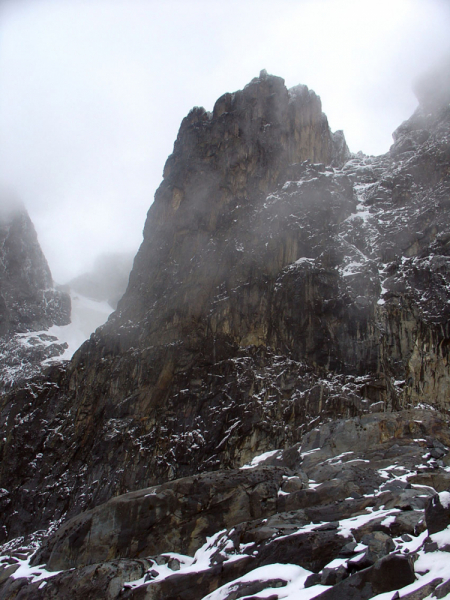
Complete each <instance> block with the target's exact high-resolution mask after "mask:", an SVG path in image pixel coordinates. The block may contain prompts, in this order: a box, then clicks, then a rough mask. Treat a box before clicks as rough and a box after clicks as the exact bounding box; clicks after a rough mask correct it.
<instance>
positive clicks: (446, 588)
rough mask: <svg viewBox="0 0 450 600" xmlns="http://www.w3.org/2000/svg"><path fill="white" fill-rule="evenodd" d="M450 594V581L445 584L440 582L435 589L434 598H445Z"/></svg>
mask: <svg viewBox="0 0 450 600" xmlns="http://www.w3.org/2000/svg"><path fill="white" fill-rule="evenodd" d="M448 594H450V580H448V581H445V582H444V583H440V582H439V585H438V586H437V587H436V588H435V590H434V592H433V594H432V597H433V598H445V596H447V595H448Z"/></svg>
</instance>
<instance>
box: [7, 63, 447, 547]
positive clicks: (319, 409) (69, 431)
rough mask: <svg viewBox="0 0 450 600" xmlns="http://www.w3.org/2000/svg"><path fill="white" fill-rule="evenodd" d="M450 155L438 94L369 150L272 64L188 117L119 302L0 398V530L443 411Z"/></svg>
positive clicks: (25, 527) (27, 527)
mask: <svg viewBox="0 0 450 600" xmlns="http://www.w3.org/2000/svg"><path fill="white" fill-rule="evenodd" d="M449 159H450V116H449V109H448V106H445V105H441V104H439V106H438V107H434V108H433V110H432V111H431V112H430V111H429V109H428V108H427V109H426V110H425V108H423V107H422V108H419V109H418V111H417V113H416V114H415V115H414V116H413V117H412V119H411V120H410V121H409V122H407V123H405V124H403V125H402V126H401V127H400V128H399V130H397V132H396V134H395V143H394V145H393V147H392V149H391V152H390V153H389V154H387V155H384V156H381V157H367V156H364V155H357V156H353V157H350V156H349V153H348V149H347V147H346V145H345V141H344V139H343V136H342V134H339V133H338V134H332V133H331V132H330V130H329V128H328V125H327V121H326V118H325V117H324V115H323V113H322V112H321V106H320V100H319V99H318V97H317V96H316V95H315V94H314V93H312V92H309V91H308V90H307V88H306V87H304V86H299V87H297V88H294V89H293V90H289V91H288V90H286V88H285V87H284V83H283V81H282V80H281V79H279V78H277V77H273V76H269V75H267V74H266V73H265V72H262V73H261V75H260V77H259V78H257V79H255V80H253V81H252V82H251V83H250V84H249V85H248V86H247V87H246V88H245V89H244V90H242V91H241V92H236V93H235V94H226V95H225V96H223V97H222V98H220V99H219V100H218V101H217V103H216V105H215V107H214V110H213V113H212V114H210V113H207V112H205V111H204V110H203V109H199V108H197V109H194V110H193V111H191V112H190V113H189V115H188V116H187V117H186V119H184V121H183V122H182V124H181V127H180V132H179V135H178V138H177V140H176V142H175V146H174V152H173V154H172V155H171V156H170V157H169V159H168V160H167V163H166V167H165V171H164V181H163V183H162V184H161V186H160V188H159V189H158V191H157V192H156V196H155V202H154V204H153V205H152V206H151V208H150V210H149V213H148V218H147V222H146V225H145V230H144V241H143V243H142V246H141V248H140V250H139V252H138V254H137V256H136V259H135V263H134V267H133V270H132V273H131V276H130V283H129V286H128V289H127V292H126V293H125V295H124V297H123V298H122V300H121V301H120V302H119V305H118V310H117V311H116V313H115V314H114V315H113V316H112V317H111V318H110V320H109V321H108V323H107V324H106V325H105V326H103V327H102V328H100V329H98V330H97V332H96V333H95V334H94V335H93V336H91V339H90V340H89V341H88V342H86V344H84V345H83V346H82V348H81V349H80V350H79V351H78V352H77V354H76V355H75V357H74V359H73V360H72V362H71V364H70V365H69V366H68V367H67V368H66V369H60V370H58V369H57V370H56V371H54V372H53V374H50V375H49V376H48V377H47V378H46V379H45V380H44V381H42V380H41V381H35V382H34V383H33V384H32V385H31V386H29V388H28V389H21V390H16V391H15V392H14V394H10V395H5V396H4V397H3V398H2V428H3V429H2V432H1V439H3V440H4V441H3V442H2V443H1V444H2V445H1V452H2V463H1V466H0V486H2V487H3V488H4V490H5V491H6V493H5V494H4V496H2V502H3V503H4V507H3V508H4V510H3V513H2V518H3V524H4V537H5V539H6V538H8V537H9V538H10V537H14V536H15V535H19V534H22V533H23V532H24V531H31V530H33V528H34V529H37V528H43V527H47V526H48V524H49V523H50V522H51V521H55V520H58V519H62V518H65V517H66V516H72V515H74V514H77V513H79V512H80V511H81V510H84V509H86V508H92V507H93V506H96V505H98V504H100V503H101V502H104V501H106V500H108V499H109V498H111V497H112V496H113V495H116V494H119V493H123V492H126V491H129V490H136V489H139V488H142V487H145V486H148V485H154V484H157V483H161V482H162V481H165V480H170V479H174V478H176V477H182V476H188V475H192V474H193V473H196V472H199V471H208V470H215V469H218V468H224V467H225V468H231V467H236V466H239V465H241V464H243V463H244V462H247V461H248V460H250V459H251V458H252V457H253V456H255V455H256V454H258V453H261V452H264V451H266V450H272V449H274V448H287V447H289V446H290V445H292V444H295V443H296V442H298V441H300V440H301V439H302V437H303V435H304V433H305V432H306V431H308V430H310V429H311V428H312V427H314V425H315V424H317V423H318V422H319V421H326V420H330V419H335V418H337V417H342V416H345V417H354V416H356V415H360V414H364V413H368V412H373V411H377V410H392V409H401V408H405V407H408V406H410V405H416V404H418V403H426V404H429V405H432V406H435V407H438V408H441V409H448V398H449V387H448V382H449V375H450V373H449V367H448V340H449V331H448V316H449V315H448V311H449V308H448V307H449V305H450V287H449V282H450V273H449V248H450V245H449V240H450V231H449V229H448V203H449V198H450V171H449V164H450V161H449ZM43 423H45V427H44V426H42V424H43ZM30 465H32V468H31V470H30ZM18 507H19V508H18ZM15 511H17V512H15Z"/></svg>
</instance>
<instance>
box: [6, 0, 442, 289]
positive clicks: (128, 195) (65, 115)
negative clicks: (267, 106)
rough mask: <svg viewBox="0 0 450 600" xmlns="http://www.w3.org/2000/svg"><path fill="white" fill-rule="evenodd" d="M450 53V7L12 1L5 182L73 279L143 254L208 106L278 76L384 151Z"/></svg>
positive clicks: (298, 1) (251, 0) (354, 135)
mask: <svg viewBox="0 0 450 600" xmlns="http://www.w3.org/2000/svg"><path fill="white" fill-rule="evenodd" d="M449 51H450V2H449V1H448V0H415V1H414V0H376V1H366V0H270V1H269V0H239V1H236V0H227V1H226V2H224V1H223V0H164V1H162V0H0V89H1V93H0V183H1V184H2V185H3V186H6V187H7V188H9V189H10V190H12V191H13V192H14V193H15V194H17V195H18V196H20V197H21V198H22V199H23V201H24V203H25V205H26V206H27V208H28V211H29V213H30V216H31V218H32V219H33V221H34V224H35V226H36V229H37V231H38V235H39V239H40V242H41V245H42V247H43V250H44V252H45V254H46V256H47V259H48V261H49V263H50V267H51V269H52V272H53V276H54V278H55V280H56V281H58V282H65V281H67V280H68V279H70V278H71V277H73V276H74V275H77V274H79V273H81V272H83V271H85V270H87V269H89V268H90V267H91V264H92V262H93V260H94V259H95V257H96V256H97V255H98V254H99V253H102V252H105V251H117V250H119V251H120V250H131V249H137V248H138V246H139V244H140V241H141V237H142V233H141V232H142V228H143V226H144V221H145V215H146V212H147V210H148V208H149V206H150V204H151V202H152V200H153V195H154V192H155V190H156V188H157V187H158V185H159V183H160V181H161V177H162V169H163V166H164V162H165V160H166V158H167V156H168V155H169V154H170V152H171V151H172V147H173V142H174V141H175V137H176V134H177V131H178V127H179V125H180V122H181V120H182V118H183V117H184V116H185V115H186V114H187V113H188V111H189V110H190V108H192V106H204V107H205V108H206V109H207V110H211V109H212V107H213V105H214V102H215V100H216V99H217V98H218V97H219V96H221V95H222V94H223V93H225V92H232V91H235V90H237V89H242V87H244V86H245V85H246V84H247V83H248V82H249V81H250V80H251V79H252V78H253V77H255V76H257V75H258V74H259V71H260V70H261V69H263V68H265V69H267V71H268V72H269V73H272V74H274V75H279V76H281V77H284V79H285V80H286V85H287V86H288V87H292V86H294V85H296V84H298V83H304V84H306V85H307V86H308V87H310V88H311V89H313V90H314V91H315V92H316V93H317V94H319V95H320V96H321V99H322V105H323V109H324V112H325V113H326V114H327V116H328V119H329V122H330V126H331V128H332V129H333V130H336V129H343V130H344V133H345V135H346V139H347V142H348V145H349V147H350V150H352V151H354V152H356V151H358V150H363V151H364V152H366V153H368V154H380V153H383V152H386V151H387V150H388V149H389V146H390V144H391V141H392V138H391V134H392V131H393V130H394V129H395V128H396V127H397V126H398V125H399V124H400V123H401V122H402V121H403V120H404V119H406V118H408V117H409V116H410V115H411V113H412V112H413V110H414V109H415V107H416V101H415V98H414V96H413V94H412V92H411V82H412V80H413V79H414V78H415V77H416V76H417V75H418V74H420V72H421V71H423V70H424V69H426V68H428V67H429V66H431V65H432V64H433V62H435V61H436V60H437V59H439V58H440V57H441V56H442V55H443V54H444V53H447V52H449Z"/></svg>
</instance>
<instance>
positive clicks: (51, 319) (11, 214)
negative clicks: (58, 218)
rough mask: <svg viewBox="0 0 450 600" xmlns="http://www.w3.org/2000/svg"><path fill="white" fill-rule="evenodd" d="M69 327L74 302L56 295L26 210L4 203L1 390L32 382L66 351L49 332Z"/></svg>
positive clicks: (0, 223) (0, 217)
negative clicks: (47, 362)
mask: <svg viewBox="0 0 450 600" xmlns="http://www.w3.org/2000/svg"><path fill="white" fill-rule="evenodd" d="M69 322H70V298H69V296H68V295H67V294H65V293H64V292H60V291H58V290H56V289H55V288H54V286H53V280H52V276H51V273H50V269H49V266H48V263H47V261H46V259H45V256H44V254H43V252H42V250H41V247H40V246H39V242H38V239H37V235H36V231H35V229H34V226H33V223H32V222H31V219H30V217H29V215H28V213H27V211H26V209H25V208H24V207H23V206H22V205H21V203H20V202H18V201H15V200H14V201H13V200H11V198H9V197H8V196H4V197H2V198H1V204H0V391H4V390H5V389H8V388H9V387H11V386H12V385H14V384H15V383H16V382H20V381H22V382H23V381H24V380H26V379H30V378H32V377H33V376H35V375H36V374H38V373H39V372H40V370H41V364H42V363H43V362H44V361H45V360H46V359H49V358H52V357H55V356H59V355H61V354H62V352H63V351H64V348H63V347H62V346H61V344H59V343H58V340H57V339H56V338H55V337H54V336H51V335H48V334H47V333H46V330H48V329H49V327H51V326H52V325H66V324H68V323H69Z"/></svg>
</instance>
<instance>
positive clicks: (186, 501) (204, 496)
mask: <svg viewBox="0 0 450 600" xmlns="http://www.w3.org/2000/svg"><path fill="white" fill-rule="evenodd" d="M285 474H286V470H285V469H284V468H279V467H278V468H277V467H259V468H255V469H246V470H241V471H227V472H223V471H220V472H215V473H205V474H203V475H200V476H197V477H187V478H184V479H180V480H177V481H174V482H169V483H165V484H163V485H161V486H159V487H156V488H148V489H144V490H141V491H139V492H130V493H129V494H126V495H124V496H119V497H117V498H113V499H111V500H110V501H109V502H107V503H106V504H103V505H100V506H99V507H97V508H95V509H93V510H92V511H88V512H86V513H83V514H81V515H80V516H78V517H75V518H74V519H72V520H70V521H68V522H67V523H65V524H64V525H63V526H62V527H61V528H60V529H59V530H58V531H57V532H56V534H54V535H53V536H52V537H50V538H49V539H48V540H47V541H46V543H45V544H44V546H43V547H42V548H41V549H40V550H39V552H38V553H37V555H36V556H35V557H34V559H33V564H36V565H37V564H41V563H46V564H47V565H48V567H49V568H50V569H51V570H60V569H69V568H72V567H76V566H79V565H82V564H84V565H85V564H93V563H98V562H101V561H104V560H106V559H111V558H116V557H117V558H118V557H128V558H138V557H142V556H149V555H152V554H161V553H163V552H168V551H172V552H181V553H183V554H188V553H194V552H195V551H196V550H197V549H198V548H199V547H200V546H201V545H202V544H203V543H204V541H205V539H206V536H210V535H212V534H214V533H215V532H216V531H217V530H219V529H223V528H229V527H232V526H233V525H237V524H239V523H242V522H244V521H248V520H250V519H251V518H254V517H266V516H270V515H273V514H274V513H276V512H277V496H278V489H279V487H280V485H281V483H282V481H283V476H285Z"/></svg>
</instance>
